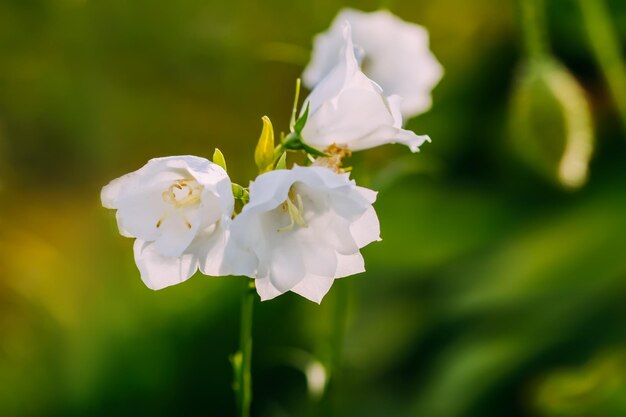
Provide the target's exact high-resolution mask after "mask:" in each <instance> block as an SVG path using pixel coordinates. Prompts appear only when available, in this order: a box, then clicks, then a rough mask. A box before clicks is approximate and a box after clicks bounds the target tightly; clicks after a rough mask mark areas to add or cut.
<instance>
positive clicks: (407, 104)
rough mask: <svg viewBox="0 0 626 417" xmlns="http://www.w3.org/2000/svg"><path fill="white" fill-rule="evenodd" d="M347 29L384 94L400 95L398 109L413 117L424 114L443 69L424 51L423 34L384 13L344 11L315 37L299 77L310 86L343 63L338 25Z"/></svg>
mask: <svg viewBox="0 0 626 417" xmlns="http://www.w3.org/2000/svg"><path fill="white" fill-rule="evenodd" d="M346 21H347V22H349V23H350V25H351V26H352V36H353V39H354V44H355V46H356V49H357V55H358V58H359V59H360V60H361V62H362V67H363V71H364V72H365V74H366V75H367V76H368V77H369V78H371V79H372V80H374V81H375V82H376V83H377V84H379V85H380V86H381V87H382V88H383V90H384V91H385V93H386V94H389V95H392V94H394V95H395V94H397V95H400V96H402V98H403V101H402V103H400V105H399V106H400V111H401V112H402V114H403V115H404V116H405V117H412V116H416V115H418V114H421V113H423V112H425V111H427V110H428V109H429V108H430V106H431V104H432V98H431V91H432V89H433V88H434V87H435V86H436V85H437V83H438V82H439V80H440V79H441V77H442V75H443V68H442V66H441V65H440V64H439V62H438V61H437V59H436V58H435V57H434V55H433V54H432V52H431V51H430V49H429V46H428V43H429V39H428V31H427V30H426V29H425V28H423V27H422V26H419V25H416V24H414V23H409V22H405V21H403V20H402V19H400V18H399V17H397V16H395V15H393V14H391V13H390V12H388V11H386V10H380V11H377V12H372V13H366V12H362V11H359V10H353V9H343V10H342V11H340V12H339V14H338V15H337V17H336V18H335V20H334V21H333V23H332V25H331V27H330V29H328V31H327V32H325V33H322V34H319V35H317V36H316V37H315V41H314V47H313V56H312V58H311V62H310V63H309V65H308V66H307V68H306V70H305V71H304V74H303V81H304V84H305V85H306V86H308V87H309V88H313V87H314V86H315V85H317V84H318V83H319V82H320V81H321V80H322V79H323V78H324V77H325V76H326V75H327V74H328V73H330V72H331V71H332V69H333V68H334V67H335V66H336V65H337V64H338V62H340V61H341V59H343V57H342V56H341V55H340V51H341V48H342V45H343V34H342V32H343V24H344V22H346Z"/></svg>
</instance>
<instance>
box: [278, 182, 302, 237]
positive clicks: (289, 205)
mask: <svg viewBox="0 0 626 417" xmlns="http://www.w3.org/2000/svg"><path fill="white" fill-rule="evenodd" d="M294 201H295V203H294ZM280 208H281V209H282V210H283V211H285V212H287V213H288V214H289V220H290V222H289V224H288V225H287V226H285V227H281V228H280V229H278V232H288V231H290V230H292V229H293V227H294V226H295V225H296V224H297V225H298V226H300V227H308V225H307V224H306V222H305V221H304V219H303V218H302V215H303V214H304V205H303V204H302V197H301V196H300V194H298V193H297V192H296V191H295V189H294V187H293V186H292V187H291V188H290V189H289V193H288V194H287V199H286V200H285V201H284V202H283V204H281V206H280Z"/></svg>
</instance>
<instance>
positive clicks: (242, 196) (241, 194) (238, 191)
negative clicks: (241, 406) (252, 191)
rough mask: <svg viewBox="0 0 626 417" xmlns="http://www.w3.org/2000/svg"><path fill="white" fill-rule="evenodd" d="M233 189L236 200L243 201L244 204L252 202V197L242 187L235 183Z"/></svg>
mask: <svg viewBox="0 0 626 417" xmlns="http://www.w3.org/2000/svg"><path fill="white" fill-rule="evenodd" d="M232 187H233V197H235V199H236V200H241V201H242V202H243V203H244V204H245V203H247V202H248V201H250V195H249V194H248V190H246V189H245V188H243V187H242V186H241V185H239V184H235V183H233V185H232Z"/></svg>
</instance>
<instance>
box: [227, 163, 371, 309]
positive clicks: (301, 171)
mask: <svg viewBox="0 0 626 417" xmlns="http://www.w3.org/2000/svg"><path fill="white" fill-rule="evenodd" d="M375 199H376V193H375V192H374V191H371V190H368V189H367V188H363V187H358V186H356V185H355V183H354V181H351V180H350V179H349V178H348V174H336V173H334V172H333V171H331V170H330V169H328V168H323V167H299V166H295V167H294V168H293V169H291V170H277V171H270V172H268V173H265V174H262V175H260V176H259V177H257V179H256V180H255V181H254V182H253V183H251V185H250V202H249V203H248V204H247V205H246V206H245V207H244V208H243V211H242V213H241V214H240V215H238V216H237V217H236V218H235V220H234V221H233V223H232V225H231V234H230V237H231V242H230V243H231V245H230V246H229V248H230V250H227V254H228V255H227V256H229V257H230V259H231V261H230V262H229V264H232V265H236V270H235V271H233V272H234V273H235V274H237V275H248V276H250V277H252V278H256V288H257V291H258V293H259V295H260V296H261V299H262V300H268V299H271V298H274V297H276V296H277V295H280V294H283V293H284V292H287V291H293V292H295V293H297V294H300V295H301V296H303V297H306V298H308V299H309V300H312V301H314V302H317V303H319V302H320V301H321V300H322V298H323V297H324V295H325V294H326V293H327V292H328V290H329V289H330V287H331V285H332V283H333V281H334V279H335V278H341V277H345V276H348V275H353V274H356V273H359V272H363V271H364V270H365V268H364V263H363V257H362V256H361V254H360V252H359V249H360V248H362V247H363V246H365V245H367V244H369V243H370V242H373V241H375V240H380V236H379V235H380V226H379V223H378V217H377V216H376V212H375V211H374V208H373V207H372V203H373V202H374V200H375Z"/></svg>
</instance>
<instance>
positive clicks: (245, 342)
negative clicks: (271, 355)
mask: <svg viewBox="0 0 626 417" xmlns="http://www.w3.org/2000/svg"><path fill="white" fill-rule="evenodd" d="M254 293H255V285H254V281H253V280H252V281H248V282H246V288H245V292H244V294H243V297H242V301H241V319H240V328H239V351H238V352H237V353H235V354H234V355H233V356H232V357H231V362H232V364H233V371H234V375H235V381H234V383H233V389H234V391H235V396H236V400H237V410H238V415H239V416H240V417H249V416H250V404H251V403H252V371H251V364H252V319H253V313H254Z"/></svg>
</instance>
